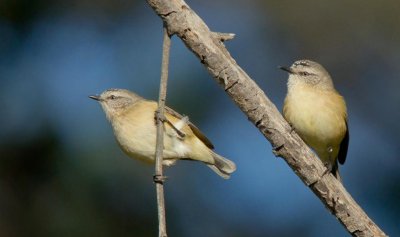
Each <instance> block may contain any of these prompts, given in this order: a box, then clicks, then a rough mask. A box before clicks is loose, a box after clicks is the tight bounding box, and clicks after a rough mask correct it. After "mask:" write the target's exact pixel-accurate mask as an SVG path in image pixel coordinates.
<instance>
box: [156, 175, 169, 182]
mask: <svg viewBox="0 0 400 237" xmlns="http://www.w3.org/2000/svg"><path fill="white" fill-rule="evenodd" d="M167 179H168V177H167V176H164V175H153V181H154V183H156V184H164V182H165V180H167Z"/></svg>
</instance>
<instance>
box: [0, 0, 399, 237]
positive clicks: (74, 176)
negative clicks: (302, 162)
mask: <svg viewBox="0 0 400 237" xmlns="http://www.w3.org/2000/svg"><path fill="white" fill-rule="evenodd" d="M187 3H188V4H189V5H190V6H191V7H192V8H193V9H194V10H195V11H196V12H197V13H198V14H199V15H200V16H201V17H202V18H203V19H204V20H205V21H206V23H207V24H208V25H209V26H210V28H211V29H212V30H215V31H221V32H234V33H236V34H237V36H236V38H235V39H234V40H233V41H229V42H226V46H227V47H228V49H229V50H230V52H231V54H232V55H233V56H234V57H235V59H236V60H237V62H238V63H239V65H241V66H242V67H243V68H244V70H246V72H247V73H249V75H250V76H251V77H252V78H253V79H254V80H255V81H256V82H257V83H258V84H259V85H260V86H261V87H262V88H263V89H264V90H265V92H266V93H267V95H268V96H269V97H270V98H271V99H272V100H273V101H274V102H275V103H276V104H277V106H278V107H281V105H282V101H283V98H284V95H285V92H286V86H285V83H286V81H285V80H286V78H287V75H286V74H285V73H283V72H281V71H279V70H278V69H277V66H278V65H290V64H291V63H292V62H293V61H295V60H297V59H300V58H309V59H313V60H316V61H319V62H320V63H322V64H323V65H324V66H325V67H326V68H327V69H328V71H329V72H330V73H331V75H332V77H333V79H334V82H335V85H336V88H337V89H338V90H339V91H340V92H341V93H342V94H343V95H344V97H345V98H346V101H347V106H348V112H349V123H350V132H351V141H350V148H349V156H348V160H347V163H346V164H345V166H342V167H341V170H342V176H343V178H344V183H345V186H346V187H347V188H348V190H349V192H350V193H351V194H352V195H353V196H354V198H355V199H356V200H357V201H358V202H359V203H360V205H361V206H362V207H363V208H364V209H365V211H366V212H367V213H368V214H369V215H370V216H371V218H372V219H373V220H375V221H376V222H377V223H378V224H379V225H380V226H381V227H382V228H383V229H384V230H385V231H386V233H387V234H389V235H390V236H396V235H400V214H399V213H400V204H399V202H398V200H399V199H400V182H399V181H400V173H399V172H398V170H399V168H400V164H399V158H398V154H399V153H400V149H399V145H398V141H399V138H400V135H399V134H400V124H399V123H398V121H399V119H400V110H399V109H398V107H399V104H400V94H399V93H398V88H400V80H399V78H398V77H399V76H398V75H400V66H399V63H398V62H400V27H399V24H398V22H399V21H398V13H399V12H400V2H399V1H394V0H391V1H390V0H388V1H385V2H381V1H373V0H366V1H361V0H357V1H343V0H341V1H316V0H313V1H250V2H249V1H244V0H234V1H228V0H221V1H206V0H201V1H198V0H196V1H188V2H187ZM161 26H162V23H161V20H160V19H159V18H158V17H157V16H156V15H155V14H154V13H153V11H152V10H151V9H150V8H149V7H148V6H147V5H146V3H145V1H127V0H118V1H111V0H101V1H93V0H84V1H77V0H73V1H61V0H55V1H49V0H37V1H28V0H14V1H11V0H3V1H0V108H1V113H0V131H1V132H0V236H5V237H8V236H10V237H14V236H44V237H45V236H155V235H156V234H157V214H156V200H155V190H154V185H153V183H152V174H153V167H152V166H146V165H144V164H141V163H139V162H138V161H134V160H130V159H127V158H126V156H125V155H124V154H122V152H121V151H120V150H119V148H118V146H117V145H116V143H115V141H114V139H113V135H112V131H111V128H110V126H109V124H108V123H107V121H106V119H105V116H104V114H103V113H102V111H101V109H100V106H99V105H97V104H96V103H95V102H94V101H91V100H89V99H88V98H87V96H88V95H90V94H95V93H100V92H101V91H102V90H104V89H107V88H110V87H122V88H128V89H131V90H134V91H135V92H137V93H139V94H141V95H143V96H145V97H147V98H152V99H156V98H157V95H158V82H159V74H160V73H159V68H160V62H161V43H162V29H161ZM170 77H171V79H170V83H169V86H168V98H167V104H169V105H170V106H171V107H174V108H175V109H176V110H178V111H179V112H181V113H183V114H187V115H189V116H190V119H191V121H193V122H194V123H196V124H197V125H198V126H199V127H200V128H201V129H202V130H203V132H204V133H205V134H207V136H208V137H209V138H210V139H211V140H212V141H213V143H214V144H215V146H216V150H217V152H218V153H220V154H221V155H224V156H226V157H229V158H230V159H232V160H234V161H235V162H236V163H237V166H238V170H237V172H236V173H235V174H234V175H233V176H232V179H231V180H228V181H225V180H222V179H220V178H219V177H218V176H216V175H215V174H213V173H212V172H211V171H210V170H209V169H208V168H207V167H204V166H202V165H199V164H197V163H191V162H184V161H182V162H178V164H177V165H176V166H174V167H172V168H168V169H167V170H166V173H167V175H168V176H169V180H168V182H167V184H166V201H167V221H168V230H169V234H170V236H191V237H192V236H193V237H196V236H210V237H212V236H230V237H231V236H344V235H346V232H345V231H344V230H343V228H342V226H341V225H340V224H339V223H338V222H337V221H336V220H335V218H334V217H332V216H331V215H330V214H329V213H328V212H327V211H326V210H325V208H324V207H323V206H322V205H321V203H320V202H319V200H318V199H317V198H316V197H315V196H314V195H313V194H312V193H311V192H310V191H309V190H308V189H307V188H306V187H305V186H304V185H303V184H302V183H301V182H300V181H299V179H298V178H297V177H296V176H295V174H293V172H292V171H291V170H290V169H289V168H288V167H287V165H286V164H285V163H284V162H283V161H282V160H280V159H276V158H274V157H273V155H272V153H271V147H270V145H269V143H268V142H267V141H266V140H265V139H264V138H263V137H262V136H261V134H260V133H259V132H258V131H257V129H256V128H255V127H254V126H253V125H251V124H250V123H249V122H248V121H247V119H246V117H245V116H244V115H243V114H242V113H241V112H240V111H239V109H238V108H237V107H236V106H235V105H234V104H233V103H232V102H231V101H230V99H229V98H228V97H227V96H226V95H225V93H224V92H223V90H221V89H220V88H219V87H218V85H217V84H216V83H215V82H214V81H213V80H212V79H211V78H210V76H209V75H208V74H207V72H206V71H205V70H204V68H202V66H201V64H200V63H199V62H198V60H197V59H196V58H195V57H194V56H193V55H192V54H191V53H190V52H189V51H188V50H187V49H186V48H185V47H184V46H183V45H182V42H180V40H179V39H176V38H173V47H172V51H171V70H170Z"/></svg>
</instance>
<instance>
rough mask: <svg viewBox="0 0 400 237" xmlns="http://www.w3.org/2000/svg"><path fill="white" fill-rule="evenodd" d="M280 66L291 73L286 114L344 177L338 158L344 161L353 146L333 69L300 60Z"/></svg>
mask: <svg viewBox="0 0 400 237" xmlns="http://www.w3.org/2000/svg"><path fill="white" fill-rule="evenodd" d="M280 68H281V69H282V70H284V71H287V72H288V73H289V80H288V83H287V86H288V92H287V95H286V98H285V102H284V105H283V116H284V117H285V119H286V120H287V121H288V122H289V123H290V124H291V125H292V127H293V128H294V129H295V131H296V132H297V133H298V134H299V135H300V137H301V138H302V139H303V140H304V142H305V143H306V144H307V145H309V146H310V147H311V148H312V149H313V150H314V151H315V152H316V153H317V155H318V157H319V158H320V159H321V160H322V162H323V163H324V164H325V166H326V167H327V169H328V170H329V171H331V172H332V173H333V175H334V176H335V177H336V178H337V179H338V180H339V181H341V178H340V175H339V169H338V163H337V161H339V163H340V164H344V162H345V160H346V155H347V148H348V146H349V129H348V126H347V112H346V103H345V101H344V99H343V97H342V96H341V95H340V94H339V93H338V92H337V91H336V90H335V88H334V86H333V82H332V79H331V76H330V75H329V73H328V72H327V71H326V70H325V69H324V68H323V67H322V66H321V65H320V64H318V63H316V62H313V61H310V60H299V61H296V62H294V63H293V65H292V66H291V67H280Z"/></svg>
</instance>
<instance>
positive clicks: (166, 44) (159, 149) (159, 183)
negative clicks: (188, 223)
mask: <svg viewBox="0 0 400 237" xmlns="http://www.w3.org/2000/svg"><path fill="white" fill-rule="evenodd" d="M163 31H164V40H163V51H162V63H161V80H160V94H159V98H158V110H157V112H156V119H157V141H156V154H155V156H156V164H155V172H156V174H155V175H154V182H155V184H156V191H157V207H158V236H159V237H167V224H166V218H165V200H164V181H165V177H164V176H163V167H162V161H163V149H164V123H163V121H164V119H163V118H164V106H165V99H166V96H167V81H168V64H169V51H170V48H171V47H170V46H171V38H170V37H169V35H168V32H167V29H166V28H165V27H164V28H163Z"/></svg>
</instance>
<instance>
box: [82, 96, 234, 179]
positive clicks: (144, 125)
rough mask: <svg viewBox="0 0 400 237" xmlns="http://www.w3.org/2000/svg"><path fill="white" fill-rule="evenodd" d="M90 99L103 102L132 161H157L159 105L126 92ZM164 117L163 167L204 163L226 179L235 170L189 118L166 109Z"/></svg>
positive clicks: (117, 136)
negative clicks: (181, 160)
mask: <svg viewBox="0 0 400 237" xmlns="http://www.w3.org/2000/svg"><path fill="white" fill-rule="evenodd" d="M89 97H90V98H91V99H94V100H97V101H99V102H100V104H101V106H102V107H103V110H104V112H105V114H106V116H107V119H108V120H109V121H110V123H111V125H112V128H113V130H114V135H115V138H116V139H117V142H118V144H119V146H120V147H121V149H122V150H123V151H124V152H125V153H126V154H127V155H128V156H130V157H132V158H137V159H139V160H142V161H147V162H154V160H155V147H156V121H155V112H156V110H157V109H158V104H157V102H155V101H151V100H146V99H144V98H142V97H140V96H138V95H137V94H135V93H133V92H130V91H128V90H124V89H109V90H106V91H104V92H103V93H102V94H101V95H100V96H97V95H96V96H89ZM165 118H166V119H167V121H168V123H165V124H164V125H165V130H164V131H165V135H164V150H163V165H167V166H169V165H172V164H174V163H175V162H176V161H177V160H179V159H188V160H195V161H201V162H204V163H205V164H207V165H208V166H209V167H210V168H211V169H212V170H213V171H215V172H216V173H217V174H218V175H220V176H221V177H222V178H225V179H227V178H229V177H230V174H231V173H233V172H234V171H235V170H236V165H235V164H234V163H233V162H232V161H230V160H228V159H226V158H224V157H222V156H220V155H218V154H216V153H215V152H213V151H212V149H213V148H214V146H213V144H212V143H211V142H210V141H209V140H208V139H207V137H206V136H204V135H203V134H202V133H201V132H200V130H199V129H198V128H197V127H196V126H194V125H193V124H192V123H191V122H189V120H188V118H187V117H183V116H182V115H180V114H178V113H177V112H175V111H174V110H172V109H170V108H168V107H165Z"/></svg>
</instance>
